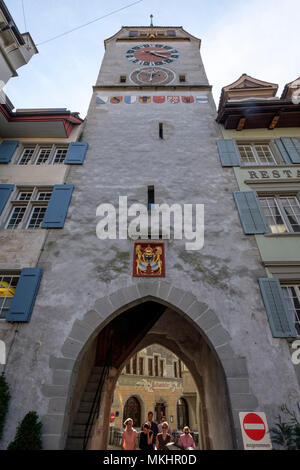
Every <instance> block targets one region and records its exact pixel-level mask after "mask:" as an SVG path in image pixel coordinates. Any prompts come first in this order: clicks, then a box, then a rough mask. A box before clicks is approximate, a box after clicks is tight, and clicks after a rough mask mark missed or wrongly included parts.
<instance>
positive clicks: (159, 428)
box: [157, 416, 172, 436]
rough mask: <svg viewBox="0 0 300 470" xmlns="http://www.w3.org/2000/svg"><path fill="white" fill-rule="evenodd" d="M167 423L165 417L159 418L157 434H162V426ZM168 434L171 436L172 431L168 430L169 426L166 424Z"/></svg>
mask: <svg viewBox="0 0 300 470" xmlns="http://www.w3.org/2000/svg"><path fill="white" fill-rule="evenodd" d="M166 422H167V418H166V417H165V416H162V418H161V423H160V424H159V425H158V426H157V427H158V432H159V433H161V432H162V426H163V424H164V423H166ZM168 434H170V436H172V429H171V428H170V425H169V424H168Z"/></svg>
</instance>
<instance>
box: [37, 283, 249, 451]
mask: <svg viewBox="0 0 300 470" xmlns="http://www.w3.org/2000/svg"><path fill="white" fill-rule="evenodd" d="M148 300H152V301H156V302H157V303H158V304H162V305H165V306H166V307H169V308H171V309H172V311H174V312H176V313H177V314H178V315H179V316H181V317H182V318H183V319H184V320H185V321H186V322H187V324H188V323H189V324H190V325H192V326H193V329H194V331H197V332H198V333H199V334H200V333H201V336H202V337H203V339H204V340H205V343H206V344H207V345H208V347H209V348H210V351H211V353H212V355H213V356H214V358H215V360H216V361H218V363H219V365H220V371H221V372H222V373H223V375H224V383H225V385H226V388H227V389H228V409H227V413H228V419H229V421H230V422H231V436H232V442H233V443H232V447H235V448H236V447H237V448H242V444H241V436H240V430H239V423H238V412H239V411H243V410H245V409H246V410H249V411H251V410H255V409H256V407H257V400H256V398H255V397H254V396H253V395H252V394H251V392H250V389H249V379H248V372H247V366H246V359H245V358H244V357H238V356H236V355H235V353H234V351H233V350H232V347H231V344H230V343H231V338H230V335H229V334H228V332H227V331H226V330H225V329H224V327H223V326H222V324H221V322H220V320H219V318H218V315H217V314H216V313H215V312H213V311H212V310H210V309H209V307H208V305H207V304H205V303H203V302H200V301H199V300H198V299H197V298H196V297H195V296H194V295H192V294H190V293H189V292H186V291H183V290H182V289H180V288H176V287H173V286H172V285H171V284H169V283H167V282H165V281H148V280H147V281H146V280H145V281H144V282H140V283H137V284H134V285H131V286H130V287H126V288H123V289H121V290H118V291H117V292H115V293H113V294H111V295H110V296H105V297H103V298H101V299H99V300H97V301H96V302H95V305H94V310H91V311H89V312H87V313H86V314H85V315H84V317H83V318H82V319H80V320H79V319H78V320H75V322H74V324H73V327H72V330H71V332H70V335H69V337H68V338H66V340H65V342H64V344H63V346H62V350H61V355H60V356H59V357H51V358H50V368H51V369H52V371H53V383H52V384H47V385H44V386H43V388H42V393H43V395H44V397H45V399H47V400H48V412H47V414H45V415H44V416H43V417H42V421H43V424H44V430H45V431H44V435H43V438H44V448H45V449H63V448H64V446H65V442H66V438H67V431H68V422H69V419H70V413H71V409H70V407H71V403H72V398H73V392H74V389H75V384H76V381H77V375H78V371H79V367H80V364H81V361H82V358H83V356H84V355H85V354H86V353H87V351H88V350H89V348H90V346H91V344H92V343H93V341H94V340H95V338H96V337H97V335H98V334H99V332H100V331H101V330H102V329H103V328H104V327H105V326H106V325H107V324H108V323H109V322H111V321H112V320H113V319H114V318H116V317H117V316H119V315H120V314H122V313H123V312H125V311H126V310H128V309H129V308H130V307H132V306H135V305H138V304H140V303H143V302H146V301H148ZM152 343H153V340H152ZM165 346H166V347H167V348H169V349H171V350H172V349H174V345H170V344H169V345H168V344H165ZM174 352H175V351H174ZM175 354H176V352H175ZM182 359H183V360H184V362H185V363H187V360H186V358H182ZM187 366H188V367H189V365H188V364H187ZM189 368H190V367H189ZM202 385H203V384H202ZM200 387H201V384H200ZM204 411H205V410H204Z"/></svg>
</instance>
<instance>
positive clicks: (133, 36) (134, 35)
mask: <svg viewBox="0 0 300 470" xmlns="http://www.w3.org/2000/svg"><path fill="white" fill-rule="evenodd" d="M138 35H139V32H138V31H129V37H130V38H136V37H137V36H138Z"/></svg>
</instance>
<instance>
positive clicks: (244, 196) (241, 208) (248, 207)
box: [233, 191, 269, 235]
mask: <svg viewBox="0 0 300 470" xmlns="http://www.w3.org/2000/svg"><path fill="white" fill-rule="evenodd" d="M233 197H234V199H235V202H236V205H237V209H238V212H239V215H240V219H241V223H242V226H243V230H244V233H245V234H246V235H254V234H257V233H267V232H268V231H269V229H268V227H267V225H266V223H265V219H264V216H263V213H262V211H261V208H260V205H259V201H258V198H257V195H256V192H255V191H236V192H234V193H233Z"/></svg>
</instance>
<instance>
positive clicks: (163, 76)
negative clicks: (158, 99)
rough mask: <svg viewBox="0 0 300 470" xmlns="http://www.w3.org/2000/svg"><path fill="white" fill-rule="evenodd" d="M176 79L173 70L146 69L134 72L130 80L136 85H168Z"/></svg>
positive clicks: (160, 68)
mask: <svg viewBox="0 0 300 470" xmlns="http://www.w3.org/2000/svg"><path fill="white" fill-rule="evenodd" d="M174 79H175V73H174V72H172V70H169V69H166V68H162V67H145V68H142V69H140V70H134V71H133V72H132V74H131V75H130V80H131V81H132V82H133V83H135V84H136V85H168V84H169V83H171V82H172V81H173V80H174Z"/></svg>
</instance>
